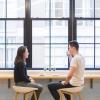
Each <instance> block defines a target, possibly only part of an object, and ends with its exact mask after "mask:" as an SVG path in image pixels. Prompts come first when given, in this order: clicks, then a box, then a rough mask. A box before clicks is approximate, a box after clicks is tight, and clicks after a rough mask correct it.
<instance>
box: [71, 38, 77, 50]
mask: <svg viewBox="0 0 100 100" xmlns="http://www.w3.org/2000/svg"><path fill="white" fill-rule="evenodd" d="M69 45H70V46H71V47H75V48H76V50H78V49H79V44H78V42H77V41H76V40H73V41H70V42H69Z"/></svg>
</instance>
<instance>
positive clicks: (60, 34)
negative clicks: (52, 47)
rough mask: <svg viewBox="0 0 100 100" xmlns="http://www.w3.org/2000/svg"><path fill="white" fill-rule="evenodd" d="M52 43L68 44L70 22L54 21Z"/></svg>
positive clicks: (52, 24)
mask: <svg viewBox="0 0 100 100" xmlns="http://www.w3.org/2000/svg"><path fill="white" fill-rule="evenodd" d="M51 42H52V43H68V21H61V20H56V21H52V23H51Z"/></svg>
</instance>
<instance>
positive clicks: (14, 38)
mask: <svg viewBox="0 0 100 100" xmlns="http://www.w3.org/2000/svg"><path fill="white" fill-rule="evenodd" d="M6 36H7V38H6V42H7V43H23V21H7V34H6Z"/></svg>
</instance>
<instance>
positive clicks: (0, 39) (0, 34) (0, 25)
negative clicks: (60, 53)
mask: <svg viewBox="0 0 100 100" xmlns="http://www.w3.org/2000/svg"><path fill="white" fill-rule="evenodd" d="M0 43H5V21H0Z"/></svg>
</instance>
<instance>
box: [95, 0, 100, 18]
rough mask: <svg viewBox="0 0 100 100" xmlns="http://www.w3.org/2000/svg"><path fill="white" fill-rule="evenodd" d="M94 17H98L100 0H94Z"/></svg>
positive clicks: (99, 15) (99, 14)
mask: <svg viewBox="0 0 100 100" xmlns="http://www.w3.org/2000/svg"><path fill="white" fill-rule="evenodd" d="M95 17H100V0H95Z"/></svg>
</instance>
